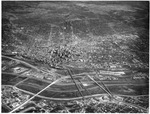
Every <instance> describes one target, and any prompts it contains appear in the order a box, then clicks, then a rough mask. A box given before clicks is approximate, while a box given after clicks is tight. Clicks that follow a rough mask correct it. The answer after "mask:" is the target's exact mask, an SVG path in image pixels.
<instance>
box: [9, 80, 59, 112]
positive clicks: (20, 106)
mask: <svg viewBox="0 0 150 114" xmlns="http://www.w3.org/2000/svg"><path fill="white" fill-rule="evenodd" d="M60 80H61V79H58V80H55V81H54V82H52V83H51V84H49V85H48V86H46V87H45V88H44V89H42V90H41V91H39V92H38V93H36V94H35V95H33V96H32V97H31V98H29V99H28V100H27V101H25V102H24V103H22V104H21V105H20V106H18V107H17V108H15V109H13V110H12V111H10V112H9V113H13V112H15V111H17V110H18V109H19V108H21V107H22V106H24V105H26V104H27V103H28V102H29V101H31V100H32V99H33V98H35V97H36V96H37V95H39V94H40V93H42V92H43V91H44V90H46V89H47V88H49V87H50V86H52V85H53V84H55V83H57V82H59V81H60Z"/></svg>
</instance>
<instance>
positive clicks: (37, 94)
mask: <svg viewBox="0 0 150 114" xmlns="http://www.w3.org/2000/svg"><path fill="white" fill-rule="evenodd" d="M2 57H5V58H9V59H12V60H16V61H19V62H21V63H23V64H26V65H27V66H30V67H31V68H33V69H35V70H37V71H41V69H39V68H37V67H35V66H33V65H31V64H29V63H27V62H25V61H23V60H18V59H16V58H12V57H8V56H4V55H2ZM42 72H43V71H42ZM44 72H45V71H44ZM5 74H11V75H12V74H13V75H18V74H15V73H5ZM82 74H84V75H86V76H87V77H89V78H90V79H91V80H92V81H93V78H91V77H90V76H89V75H88V73H82ZM19 76H21V75H18V77H19ZM73 76H76V75H75V74H74V75H73ZM78 76H79V75H78ZM65 78H69V76H63V77H62V78H59V79H57V80H55V81H54V82H52V83H50V82H49V81H46V82H48V83H50V84H49V85H48V86H46V87H44V89H42V90H40V91H39V92H38V93H36V94H34V93H32V92H29V91H26V90H22V89H21V88H18V89H19V90H21V91H23V92H26V93H29V94H31V95H33V96H32V97H31V98H30V99H29V100H27V101H26V102H24V103H23V104H21V105H20V106H19V107H17V108H16V109H14V110H12V111H11V112H14V111H16V110H18V109H19V108H20V107H22V106H24V105H25V104H27V103H28V102H29V101H30V100H32V99H33V98H34V97H36V96H37V97H40V98H45V99H50V100H68V101H69V100H77V99H81V98H83V97H74V98H49V97H44V96H41V95H39V94H40V93H42V92H43V91H45V90H46V89H48V88H49V87H50V86H52V85H55V84H56V83H58V82H60V81H61V80H63V79H65ZM28 79H32V77H28V78H27V79H25V80H28ZM34 79H35V78H34ZM25 80H23V81H20V82H19V83H17V84H16V85H19V84H20V83H22V82H24V81H25ZM37 80H39V81H42V82H44V81H45V80H42V79H37ZM103 82H105V81H103ZM106 82H107V81H106ZM117 82H118V83H117ZM131 82H132V81H131ZM86 83H88V84H91V83H92V82H90V81H86ZM94 83H96V84H97V85H98V86H100V88H102V89H104V90H105V88H103V87H102V86H101V85H99V82H98V81H96V82H94ZM111 83H112V81H108V82H107V84H106V85H109V86H112V85H118V86H119V85H129V84H130V85H135V84H136V83H137V82H136V83H129V82H128V83H127V82H125V83H126V84H125V83H122V82H119V81H116V83H114V84H111ZM77 84H81V83H80V82H77ZM138 84H141V85H142V83H137V85H138ZM143 84H145V83H143ZM58 85H59V86H60V87H61V86H62V85H63V84H61V83H59V84H58ZM65 85H67V84H65ZM70 85H72V83H70ZM68 86H69V84H68ZM94 88H95V87H94ZM94 88H90V89H94ZM64 92H65V91H64ZM66 92H67V91H66ZM106 92H107V91H106ZM108 94H109V95H111V94H110V93H108ZM100 95H104V94H94V95H85V96H84V97H85V98H90V97H96V96H100ZM139 108H141V107H139ZM11 112H10V113H11Z"/></svg>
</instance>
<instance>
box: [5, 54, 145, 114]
mask: <svg viewBox="0 0 150 114" xmlns="http://www.w3.org/2000/svg"><path fill="white" fill-rule="evenodd" d="M2 57H6V58H9V59H12V60H16V61H19V62H21V63H23V64H26V65H27V66H30V67H31V68H33V69H35V70H37V71H41V69H39V68H37V67H35V66H33V65H31V64H30V63H27V62H25V61H23V60H18V59H16V58H13V57H7V56H3V55H2ZM42 72H45V71H42ZM46 73H47V72H46ZM2 74H9V75H15V76H17V77H16V78H18V77H23V76H22V75H21V74H16V73H7V72H2ZM89 74H91V73H82V75H85V77H86V78H87V77H88V78H89V79H91V81H90V80H89V81H84V80H79V81H76V86H78V87H80V89H79V88H78V90H77V88H76V89H75V90H73V89H72V88H71V89H70V90H65V89H63V90H61V91H58V90H56V89H55V88H53V86H52V85H57V88H60V89H61V88H62V87H63V86H64V88H65V86H69V87H71V86H72V85H73V86H75V85H74V83H73V82H72V83H65V84H64V83H62V82H61V81H62V80H64V79H69V78H70V79H71V78H72V79H73V80H74V79H75V77H76V76H80V75H81V74H78V75H76V74H73V75H72V76H71V77H70V76H68V75H67V76H62V77H61V78H59V79H57V80H55V81H54V82H51V81H48V80H43V79H38V78H34V77H27V78H26V79H24V80H22V81H20V82H18V83H16V84H15V85H7V86H16V87H17V88H18V89H19V90H20V91H23V92H25V93H28V94H31V95H33V96H32V97H31V98H30V99H28V100H27V101H26V102H24V103H23V104H21V105H20V106H19V107H17V108H16V109H14V110H12V111H11V112H15V111H16V110H18V109H19V108H20V107H22V106H24V105H25V104H27V103H28V102H29V101H30V100H32V99H33V98H35V97H40V98H44V99H49V100H66V101H69V100H77V99H81V98H83V95H82V91H85V90H87V91H90V90H94V89H96V88H99V87H100V88H102V89H103V90H104V91H105V92H106V93H107V95H110V96H111V95H112V94H111V93H109V92H108V91H107V90H106V88H107V87H108V86H110V87H111V86H116V87H119V86H129V85H133V86H145V85H147V82H145V80H128V81H127V80H126V81H120V80H111V81H103V83H104V84H105V86H106V88H104V87H103V86H102V85H100V84H99V81H97V80H96V82H95V80H94V79H93V78H92V77H91V76H90V75H89ZM92 74H93V73H92ZM101 76H102V75H101ZM81 77H82V76H81ZM30 79H34V80H38V81H41V83H45V82H46V83H48V85H47V86H46V87H44V88H43V89H42V90H40V91H39V92H37V93H33V92H32V91H26V90H23V89H21V88H20V87H19V85H20V84H23V83H24V82H25V81H29V80H30ZM12 81H13V79H12ZM83 83H84V84H83ZM85 84H87V85H88V84H89V85H94V84H96V85H98V86H96V85H94V86H93V87H90V86H89V87H88V86H85V87H84V88H82V86H84V85H85ZM33 85H34V84H33ZM81 85H82V86H81ZM3 86H6V85H4V84H3ZM37 87H38V86H37ZM49 87H51V88H49ZM82 89H83V90H82ZM45 90H50V91H54V92H58V93H60V94H61V92H63V93H65V92H73V91H81V95H80V96H78V97H72V98H67V97H66V98H55V97H46V96H42V95H40V94H41V93H42V92H44V91H45ZM111 91H112V90H111ZM106 93H99V94H93V95H84V98H90V97H96V96H101V95H105V94H106ZM114 94H115V93H113V95H114ZM116 95H121V94H118V93H116ZM122 95H124V93H122ZM140 95H141V94H140ZM126 96H135V95H134V94H133V95H126ZM136 107H137V106H136ZM139 108H142V107H139ZM11 112H10V113H11Z"/></svg>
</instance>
